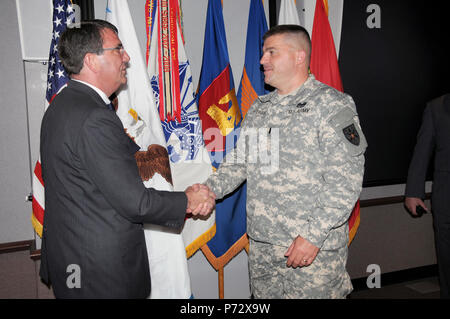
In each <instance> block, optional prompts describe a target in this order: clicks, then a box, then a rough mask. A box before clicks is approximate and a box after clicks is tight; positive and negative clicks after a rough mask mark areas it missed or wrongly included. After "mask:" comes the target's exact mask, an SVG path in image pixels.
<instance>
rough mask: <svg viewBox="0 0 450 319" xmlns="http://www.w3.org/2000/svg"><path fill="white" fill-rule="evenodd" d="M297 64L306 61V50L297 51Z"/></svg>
mask: <svg viewBox="0 0 450 319" xmlns="http://www.w3.org/2000/svg"><path fill="white" fill-rule="evenodd" d="M296 62H297V64H304V63H305V62H306V52H305V51H304V50H299V51H297V59H296Z"/></svg>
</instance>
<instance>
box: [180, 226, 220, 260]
mask: <svg viewBox="0 0 450 319" xmlns="http://www.w3.org/2000/svg"><path fill="white" fill-rule="evenodd" d="M215 235H216V224H214V225H212V227H211V228H210V229H208V230H207V231H206V232H204V233H203V234H202V235H200V236H199V237H197V239H195V240H194V241H193V242H192V243H190V244H189V245H188V246H186V257H187V258H190V257H191V256H192V255H193V254H194V253H195V252H196V251H197V250H199V249H200V248H201V247H202V246H206V243H207V242H208V241H210V240H211V239H212V238H213V237H214V236H215Z"/></svg>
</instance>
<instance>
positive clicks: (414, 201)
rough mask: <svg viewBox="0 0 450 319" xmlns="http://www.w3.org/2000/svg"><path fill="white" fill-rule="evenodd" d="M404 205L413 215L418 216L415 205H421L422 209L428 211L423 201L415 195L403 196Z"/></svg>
mask: <svg viewBox="0 0 450 319" xmlns="http://www.w3.org/2000/svg"><path fill="white" fill-rule="evenodd" d="M405 206H406V208H407V209H408V210H409V211H410V212H411V214H413V216H419V214H417V212H416V207H417V206H422V207H423V209H425V210H426V211H427V212H428V208H427V206H425V203H424V202H423V200H421V199H420V198H417V197H406V198H405Z"/></svg>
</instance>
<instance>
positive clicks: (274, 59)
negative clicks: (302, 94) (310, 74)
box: [260, 34, 298, 90]
mask: <svg viewBox="0 0 450 319" xmlns="http://www.w3.org/2000/svg"><path fill="white" fill-rule="evenodd" d="M297 54H298V50H295V48H294V47H293V46H292V45H291V44H290V43H289V41H288V39H287V38H286V36H285V35H283V34H276V35H273V36H271V37H268V38H267V39H266V40H265V41H264V46H263V56H262V58H261V60H260V63H261V65H262V66H263V67H264V82H265V83H267V84H269V85H271V86H272V87H274V88H277V89H279V90H280V89H282V88H283V87H285V86H288V85H289V84H290V82H291V81H292V79H293V78H294V75H295V74H296V73H297V72H298V69H297V63H296V61H297V57H298V55H297Z"/></svg>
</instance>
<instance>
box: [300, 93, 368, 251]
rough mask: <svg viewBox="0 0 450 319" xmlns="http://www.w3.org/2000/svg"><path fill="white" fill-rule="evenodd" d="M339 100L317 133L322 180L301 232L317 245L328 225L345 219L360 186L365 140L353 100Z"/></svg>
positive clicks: (332, 226) (330, 226)
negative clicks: (306, 230) (305, 230)
mask: <svg viewBox="0 0 450 319" xmlns="http://www.w3.org/2000/svg"><path fill="white" fill-rule="evenodd" d="M342 102H343V104H344V105H343V106H342V105H340V108H339V109H340V111H338V112H337V113H336V114H334V115H332V116H331V117H330V118H328V119H326V120H324V122H323V123H322V125H321V129H320V133H319V134H320V135H319V144H320V150H321V153H322V154H323V156H324V167H323V168H322V169H323V171H322V184H321V187H320V192H319V196H318V203H317V206H316V208H315V210H314V211H312V212H311V215H310V218H309V220H308V222H309V230H308V233H307V234H306V236H305V238H306V239H307V240H308V241H310V242H311V243H312V244H314V245H315V246H317V247H319V248H320V247H322V245H323V243H324V241H325V239H326V238H327V236H328V234H329V232H330V231H331V230H332V229H334V228H338V227H340V226H342V225H343V224H345V223H346V221H347V220H348V218H349V216H350V214H351V212H352V209H353V207H354V205H355V203H356V201H357V199H358V197H359V195H360V193H361V189H362V180H363V175H364V160H365V159H364V152H365V149H366V147H367V142H366V139H365V137H364V134H363V133H362V130H361V127H360V124H359V119H358V116H357V113H356V111H355V110H356V108H355V106H354V102H353V100H352V99H351V97H349V96H346V97H345V99H344V100H343V101H342Z"/></svg>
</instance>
